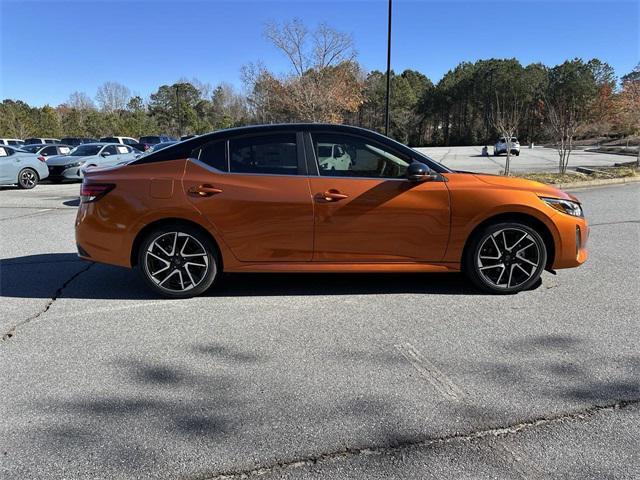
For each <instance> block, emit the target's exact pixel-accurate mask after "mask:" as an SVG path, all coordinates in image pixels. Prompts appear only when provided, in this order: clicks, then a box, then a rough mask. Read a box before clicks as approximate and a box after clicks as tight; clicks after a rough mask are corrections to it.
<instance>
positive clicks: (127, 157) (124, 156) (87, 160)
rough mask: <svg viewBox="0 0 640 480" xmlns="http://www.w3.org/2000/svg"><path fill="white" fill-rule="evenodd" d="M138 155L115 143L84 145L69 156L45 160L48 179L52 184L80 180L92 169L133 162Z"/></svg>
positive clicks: (133, 150)
mask: <svg viewBox="0 0 640 480" xmlns="http://www.w3.org/2000/svg"><path fill="white" fill-rule="evenodd" d="M139 155H140V152H138V151H137V150H136V149H134V148H132V147H130V146H128V145H120V144H117V143H84V144H82V145H78V146H77V147H76V148H74V149H73V150H72V151H71V153H70V154H69V155H63V156H57V157H53V158H49V159H47V166H48V167H49V179H50V180H51V181H52V182H54V183H60V182H62V181H63V180H81V179H82V178H84V172H85V171H86V169H88V168H92V167H112V166H115V165H118V164H119V163H126V162H129V161H131V160H134V159H135V158H137V157H138V156H139Z"/></svg>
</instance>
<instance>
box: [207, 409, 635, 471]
mask: <svg viewBox="0 0 640 480" xmlns="http://www.w3.org/2000/svg"><path fill="white" fill-rule="evenodd" d="M635 405H640V399H634V400H618V401H616V402H614V403H610V404H606V405H594V406H591V407H587V408H585V409H583V410H579V411H577V412H569V413H561V414H557V415H552V416H545V417H540V418H535V419H532V420H527V421H524V422H521V423H517V424H514V425H508V426H506V427H496V428H490V429H486V430H477V431H474V432H470V433H464V434H461V433H454V434H451V435H445V436H442V437H435V438H426V439H423V440H415V441H406V442H401V443H399V444H396V445H389V446H371V447H359V448H349V447H347V448H344V449H341V450H336V451H333V452H329V453H321V454H318V455H311V456H307V457H300V458H296V459H292V460H288V461H282V462H277V463H273V464H270V465H265V466H262V467H257V468H253V469H250V470H236V471H228V472H223V473H218V474H213V475H207V476H201V477H198V478H199V479H200V480H237V479H245V478H251V477H257V476H261V475H266V474H270V473H277V472H281V473H283V472H285V471H290V470H295V469H299V468H304V467H310V466H314V465H318V464H322V463H325V462H329V461H332V460H338V459H340V460H347V459H350V458H355V457H359V456H363V457H364V456H369V455H375V456H381V455H393V454H395V453H398V452H405V451H409V450H416V449H420V448H432V447H434V446H438V445H446V444H451V443H455V442H471V441H474V440H482V439H484V438H491V437H494V438H495V437H506V436H510V435H515V434H517V433H519V432H522V431H525V430H532V429H535V428H538V427H542V426H546V425H555V424H560V423H565V422H571V421H579V420H585V419H588V418H590V417H593V416H595V415H597V414H599V413H602V412H608V411H615V410H620V409H623V408H627V407H630V406H635Z"/></svg>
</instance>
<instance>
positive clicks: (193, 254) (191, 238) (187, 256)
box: [138, 224, 218, 298]
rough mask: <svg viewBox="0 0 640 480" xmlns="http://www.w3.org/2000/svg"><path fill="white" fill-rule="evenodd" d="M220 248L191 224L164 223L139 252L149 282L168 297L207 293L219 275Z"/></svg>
mask: <svg viewBox="0 0 640 480" xmlns="http://www.w3.org/2000/svg"><path fill="white" fill-rule="evenodd" d="M216 252H217V250H216V248H215V246H214V245H213V242H212V241H211V239H210V238H209V237H208V236H207V235H205V234H204V233H202V232H201V231H200V230H198V229H197V228H193V227H190V226H188V225H180V224H175V225H165V226H162V227H159V228H156V229H154V230H152V231H151V232H149V233H148V234H147V235H146V237H145V238H144V240H143V241H142V244H141V245H140V249H139V251H138V267H139V269H140V272H141V273H142V277H143V278H144V279H145V281H146V283H147V284H148V285H149V286H150V287H151V288H152V289H153V290H154V291H156V292H157V293H159V294H161V295H163V296H165V297H169V298H189V297H194V296H196V295H200V294H201V293H203V292H205V291H206V290H207V289H208V288H209V287H210V286H211V285H212V284H213V282H214V280H215V279H216V276H217V274H218V261H217V253H216Z"/></svg>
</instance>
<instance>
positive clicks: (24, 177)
mask: <svg viewBox="0 0 640 480" xmlns="http://www.w3.org/2000/svg"><path fill="white" fill-rule="evenodd" d="M19 182H20V186H21V187H22V188H33V187H35V186H36V184H37V183H38V176H37V175H36V172H34V171H33V170H30V169H28V168H26V169H24V170H22V171H21V172H20V179H19Z"/></svg>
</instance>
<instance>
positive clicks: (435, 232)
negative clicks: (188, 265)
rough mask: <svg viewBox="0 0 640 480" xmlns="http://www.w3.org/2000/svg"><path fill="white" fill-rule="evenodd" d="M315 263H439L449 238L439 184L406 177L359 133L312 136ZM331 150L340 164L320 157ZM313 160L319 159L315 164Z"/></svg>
mask: <svg viewBox="0 0 640 480" xmlns="http://www.w3.org/2000/svg"><path fill="white" fill-rule="evenodd" d="M312 139H313V141H312V144H313V151H314V153H315V157H316V158H315V159H314V160H315V161H316V162H317V163H318V172H319V176H317V177H310V181H309V182H310V186H311V193H312V195H313V197H314V202H315V205H316V209H315V249H314V257H313V259H314V261H319V262H323V261H324V262H414V261H425V262H438V261H440V260H442V258H443V256H444V253H445V250H446V246H447V242H448V237H449V193H448V190H447V188H446V186H445V184H444V182H442V181H426V182H422V183H415V182H410V181H409V180H407V179H406V178H405V175H406V170H407V166H408V165H409V163H410V162H411V159H410V158H407V157H406V156H404V155H403V154H400V153H398V152H394V151H392V150H390V149H389V147H387V146H383V145H381V144H377V143H376V142H375V141H372V140H370V139H369V138H366V137H360V136H357V135H352V134H343V133H313V134H312ZM335 152H338V154H339V156H340V158H339V161H332V160H327V158H326V157H327V155H329V154H330V153H331V154H333V155H335ZM318 159H320V161H318Z"/></svg>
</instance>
